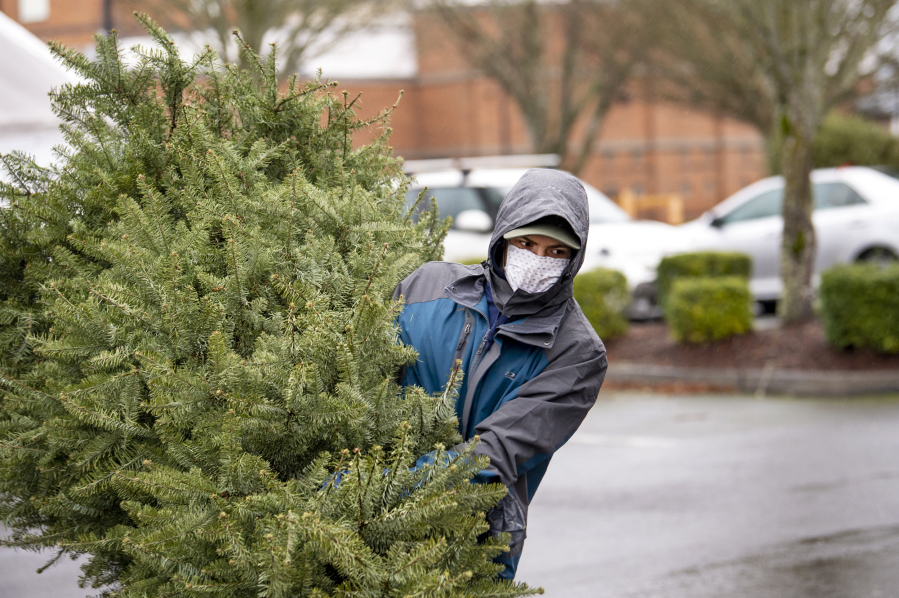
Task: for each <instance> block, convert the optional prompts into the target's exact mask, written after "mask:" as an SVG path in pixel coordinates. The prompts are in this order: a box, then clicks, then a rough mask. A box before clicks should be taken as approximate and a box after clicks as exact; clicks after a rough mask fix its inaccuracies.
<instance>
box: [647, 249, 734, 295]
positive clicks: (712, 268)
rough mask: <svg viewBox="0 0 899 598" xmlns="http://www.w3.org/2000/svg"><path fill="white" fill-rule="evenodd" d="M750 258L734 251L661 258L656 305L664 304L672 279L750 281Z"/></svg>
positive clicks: (698, 252) (657, 271)
mask: <svg viewBox="0 0 899 598" xmlns="http://www.w3.org/2000/svg"><path fill="white" fill-rule="evenodd" d="M751 274H752V258H751V257H749V256H748V255H746V254H745V253H738V252H735V251H697V252H695V253H679V254H677V255H671V256H668V257H665V258H662V261H661V262H659V265H658V268H657V269H656V276H657V277H656V285H657V287H658V290H659V304H661V305H664V303H665V298H666V296H667V295H668V291H669V290H670V289H671V284H672V281H673V280H674V279H675V278H685V277H690V278H695V277H698V276H703V277H718V276H737V277H740V278H744V279H747V280H748V279H749V277H750V275H751Z"/></svg>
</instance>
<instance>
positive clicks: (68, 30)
mask: <svg viewBox="0 0 899 598" xmlns="http://www.w3.org/2000/svg"><path fill="white" fill-rule="evenodd" d="M27 1H29V0H0V12H2V13H4V14H6V15H7V16H8V17H10V18H12V19H14V20H16V21H19V22H20V23H21V24H22V26H24V27H25V28H26V29H28V31H30V32H31V33H33V34H34V35H36V36H37V37H39V38H41V39H42V40H45V41H50V40H57V41H60V42H62V43H63V44H66V45H68V46H73V47H77V48H81V47H83V46H85V45H86V44H89V43H90V42H91V40H92V39H93V35H94V34H95V33H97V31H100V30H102V29H103V27H104V22H105V18H104V0H49V12H48V14H47V18H46V19H44V20H40V21H32V22H22V19H21V18H20V17H21V16H22V15H20V11H19V8H20V2H27ZM38 1H42V0H38Z"/></svg>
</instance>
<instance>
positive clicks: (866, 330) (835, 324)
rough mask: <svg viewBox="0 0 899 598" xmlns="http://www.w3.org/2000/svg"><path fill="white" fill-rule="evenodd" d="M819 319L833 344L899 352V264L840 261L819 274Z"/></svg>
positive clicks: (841, 346)
mask: <svg viewBox="0 0 899 598" xmlns="http://www.w3.org/2000/svg"><path fill="white" fill-rule="evenodd" d="M819 296H820V297H821V320H822V322H823V324H824V333H825V334H826V335H827V340H828V342H830V344H832V345H833V346H835V347H839V348H845V347H871V348H873V349H875V350H877V351H880V352H882V353H899V265H894V266H889V267H887V268H880V267H878V266H874V265H867V264H856V265H840V266H835V267H833V268H831V269H830V270H828V271H826V272H824V274H823V275H822V276H821V287H820V289H819Z"/></svg>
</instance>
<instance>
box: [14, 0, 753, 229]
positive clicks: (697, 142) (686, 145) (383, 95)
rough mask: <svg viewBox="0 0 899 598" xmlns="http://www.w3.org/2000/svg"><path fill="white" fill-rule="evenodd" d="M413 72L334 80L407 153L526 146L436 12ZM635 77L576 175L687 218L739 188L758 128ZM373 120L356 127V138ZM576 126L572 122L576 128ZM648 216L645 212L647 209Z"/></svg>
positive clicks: (95, 16)
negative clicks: (655, 92)
mask: <svg viewBox="0 0 899 598" xmlns="http://www.w3.org/2000/svg"><path fill="white" fill-rule="evenodd" d="M127 1H133V0H112V5H111V9H112V21H113V26H115V27H118V28H120V29H122V28H124V29H125V31H126V32H130V30H131V29H133V28H134V27H133V25H132V24H131V22H132V20H133V19H131V16H130V14H125V13H126V12H127ZM49 2H50V13H49V16H48V18H47V19H46V21H43V22H39V23H25V26H26V27H27V28H28V29H29V30H31V31H32V32H33V33H35V34H36V35H37V36H38V37H40V38H42V39H45V40H47V39H59V40H60V41H62V42H64V43H66V44H69V45H73V46H76V47H83V46H84V45H86V44H89V43H90V42H91V37H92V35H93V34H94V33H95V32H96V31H98V30H100V29H102V28H103V25H104V18H105V17H104V0H49ZM18 3H19V0H0V11H2V12H4V13H6V14H7V15H9V16H11V17H12V18H14V19H15V18H17V16H18ZM413 30H414V33H415V36H416V47H417V60H418V75H417V76H416V77H415V78H414V79H405V80H395V79H394V80H360V79H357V80H342V81H341V89H346V90H347V91H348V92H350V93H351V94H352V97H355V94H356V93H359V92H362V94H363V95H362V98H361V99H360V100H359V102H358V104H357V113H358V114H359V115H360V116H361V117H363V118H372V117H374V116H375V115H377V114H378V113H379V112H380V111H382V110H384V109H385V108H388V107H390V106H392V105H393V104H394V103H395V102H396V99H397V97H398V95H399V92H400V90H403V91H404V94H403V97H402V100H401V101H400V102H399V105H398V106H397V107H396V109H395V110H394V111H393V112H392V113H391V115H390V120H389V126H390V127H391V129H392V136H391V145H392V146H393V147H394V150H395V151H396V153H397V154H398V155H400V156H403V157H405V158H407V159H422V158H445V157H463V156H489V155H503V154H526V153H531V152H532V151H533V150H532V144H531V139H530V134H529V131H528V128H527V126H526V122H525V120H524V119H523V118H522V115H521V112H520V111H519V109H518V107H517V105H516V104H515V102H514V101H513V100H512V99H511V98H510V97H509V96H508V95H507V94H506V93H505V92H504V91H503V90H502V89H501V88H500V86H499V85H498V84H497V83H496V82H494V81H493V80H491V79H489V78H487V77H485V76H484V75H482V74H481V73H480V72H478V71H477V70H475V69H473V68H472V67H471V66H470V65H469V64H468V63H467V62H466V60H465V58H464V57H463V55H462V54H461V53H460V52H459V50H458V46H457V45H456V43H455V41H454V40H453V39H452V38H451V37H450V34H449V33H448V32H447V30H446V29H445V28H444V27H443V26H441V24H440V23H439V21H436V20H434V19H433V18H432V17H431V16H429V15H428V14H427V13H418V14H416V16H415V19H414V23H413ZM644 87H645V85H644V82H640V81H637V82H635V83H634V84H632V85H631V86H629V89H628V90H627V93H624V94H622V99H621V101H619V102H617V103H615V104H614V105H613V106H612V108H611V110H610V111H609V113H608V114H607V115H606V118H605V120H604V121H603V123H602V127H601V129H600V131H599V133H598V134H597V136H596V139H594V140H593V142H592V144H591V150H590V154H589V157H588V159H587V161H586V163H585V165H584V168H583V169H582V171H581V172H580V176H581V177H582V178H583V179H584V180H585V181H587V182H589V183H591V184H592V185H594V186H595V187H597V188H599V189H601V190H603V191H604V192H605V193H606V194H607V195H609V196H611V197H615V196H617V195H618V193H619V192H620V191H621V190H623V189H624V188H630V189H632V190H633V191H635V192H636V194H637V195H643V194H669V193H677V194H680V195H681V196H682V197H683V199H684V203H685V214H686V217H687V218H692V217H695V216H697V215H699V214H700V213H702V212H703V211H705V210H707V209H708V208H710V207H711V206H713V205H715V204H716V203H718V202H719V201H721V200H722V199H724V198H725V197H727V196H728V195H730V194H731V193H733V192H734V191H736V190H738V189H739V188H741V187H743V186H745V185H747V184H749V183H751V182H753V181H755V180H757V179H759V178H761V177H763V176H765V175H766V170H767V169H766V162H765V157H764V145H763V139H762V136H761V135H760V134H759V132H758V131H756V130H755V129H754V128H753V127H751V126H749V125H746V124H744V123H740V122H738V121H735V120H733V119H729V118H721V117H718V116H716V115H714V114H710V113H708V112H704V111H701V110H697V109H690V108H687V107H683V106H679V105H674V104H666V103H661V102H649V101H645V100H644V99H643V98H645V97H648V96H647V94H645V93H641V92H642V90H643V89H644ZM381 129H382V125H381V124H380V123H376V124H373V125H372V127H371V128H370V129H369V130H368V131H366V132H362V133H360V134H357V135H356V138H355V139H356V143H357V144H361V143H365V142H367V141H368V140H370V139H371V138H372V137H373V136H375V135H377V134H379V132H380V131H381ZM577 134H578V132H577V131H576V134H575V137H576V136H577ZM648 215H649V216H652V214H648Z"/></svg>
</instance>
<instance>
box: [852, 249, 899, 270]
mask: <svg viewBox="0 0 899 598" xmlns="http://www.w3.org/2000/svg"><path fill="white" fill-rule="evenodd" d="M855 261H856V262H858V263H860V264H875V265H877V266H880V267H884V266H889V265H890V264H895V263H896V262H897V261H899V256H897V255H896V254H895V253H893V252H892V251H891V250H889V249H887V248H886V247H872V248H871V249H866V250H865V251H864V252H862V254H861V255H860V256H858V259H857V260H855Z"/></svg>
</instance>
